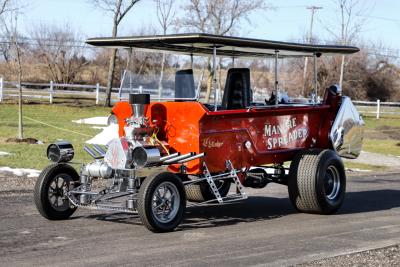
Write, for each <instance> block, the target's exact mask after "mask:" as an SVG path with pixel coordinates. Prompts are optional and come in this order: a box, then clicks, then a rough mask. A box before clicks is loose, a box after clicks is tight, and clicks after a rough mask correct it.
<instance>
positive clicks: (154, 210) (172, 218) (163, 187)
mask: <svg viewBox="0 0 400 267" xmlns="http://www.w3.org/2000/svg"><path fill="white" fill-rule="evenodd" d="M185 207H186V195H185V190H184V186H183V183H182V181H181V180H180V178H179V177H178V176H176V175H175V174H173V173H170V172H161V173H155V174H152V175H150V176H148V177H146V178H145V179H144V181H143V184H142V186H141V187H140V191H139V199H138V212H139V216H140V219H141V220H142V223H143V224H144V225H145V226H146V227H147V228H148V229H149V230H150V231H152V232H169V231H172V230H174V229H175V228H176V227H177V226H178V225H179V223H180V222H181V221H182V219H183V216H184V212H185Z"/></svg>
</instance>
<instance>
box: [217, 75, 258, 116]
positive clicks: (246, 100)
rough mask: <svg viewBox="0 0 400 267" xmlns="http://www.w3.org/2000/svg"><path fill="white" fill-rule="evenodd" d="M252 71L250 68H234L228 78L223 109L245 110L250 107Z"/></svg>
mask: <svg viewBox="0 0 400 267" xmlns="http://www.w3.org/2000/svg"><path fill="white" fill-rule="evenodd" d="M250 103H251V90H250V70H249V69H248V68H232V69H229V70H228V74H227V76H226V83H225V90H224V96H223V98H222V109H224V110H227V109H228V110H229V109H244V108H246V107H248V106H250Z"/></svg>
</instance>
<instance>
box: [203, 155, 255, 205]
mask: <svg viewBox="0 0 400 267" xmlns="http://www.w3.org/2000/svg"><path fill="white" fill-rule="evenodd" d="M203 167H204V176H205V179H206V181H207V182H208V184H209V185H210V188H211V190H212V191H213V193H214V195H215V198H216V200H217V201H218V202H219V203H224V202H230V201H232V200H235V199H236V200H238V199H247V194H246V192H245V191H244V188H243V185H242V183H241V182H240V179H239V177H238V175H237V171H236V170H235V168H234V167H233V165H232V162H231V161H230V160H227V161H226V168H227V169H228V171H229V175H227V176H226V175H224V176H226V178H228V177H229V178H232V179H233V181H234V183H235V185H236V190H237V193H238V194H236V195H231V196H226V197H221V194H220V193H219V190H218V188H217V186H216V185H215V182H214V179H215V178H217V177H218V178H220V177H221V175H216V176H212V175H211V173H210V171H209V170H208V168H207V165H206V163H205V162H203ZM220 179H221V178H220ZM238 196H239V198H238Z"/></svg>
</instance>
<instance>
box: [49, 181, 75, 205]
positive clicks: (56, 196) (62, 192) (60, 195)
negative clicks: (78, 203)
mask: <svg viewBox="0 0 400 267" xmlns="http://www.w3.org/2000/svg"><path fill="white" fill-rule="evenodd" d="M71 182H72V178H71V177H70V176H69V175H67V174H59V175H57V176H55V177H54V178H53V179H52V180H51V182H50V185H49V189H48V198H49V202H50V205H51V207H52V208H53V209H54V210H56V211H66V210H68V209H69V208H70V203H69V200H68V198H67V192H68V190H69V187H70V184H71Z"/></svg>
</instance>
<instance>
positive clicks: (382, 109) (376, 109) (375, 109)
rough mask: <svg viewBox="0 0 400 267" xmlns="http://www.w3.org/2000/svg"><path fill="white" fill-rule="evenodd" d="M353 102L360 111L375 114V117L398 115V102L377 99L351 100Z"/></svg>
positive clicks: (399, 113)
mask: <svg viewBox="0 0 400 267" xmlns="http://www.w3.org/2000/svg"><path fill="white" fill-rule="evenodd" d="M353 103H354V105H355V106H356V107H357V110H358V111H359V112H360V113H362V114H370V115H376V118H377V119H379V118H380V117H381V116H383V115H387V116H390V115H392V116H393V115H399V116H400V102H381V101H380V100H379V99H378V100H376V101H353Z"/></svg>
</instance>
